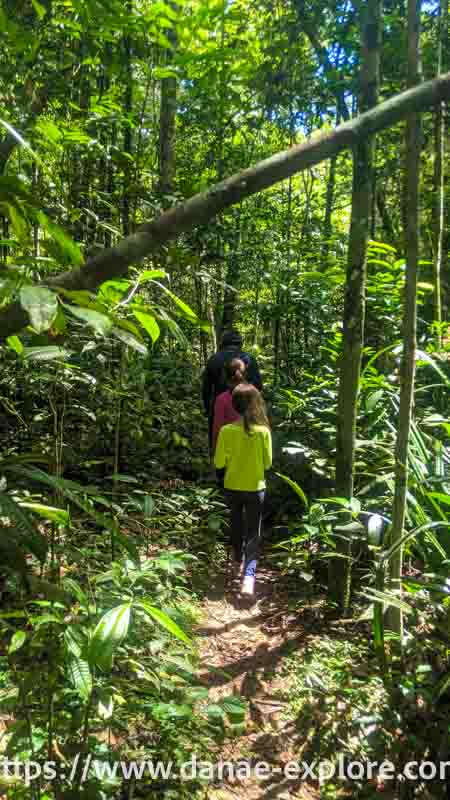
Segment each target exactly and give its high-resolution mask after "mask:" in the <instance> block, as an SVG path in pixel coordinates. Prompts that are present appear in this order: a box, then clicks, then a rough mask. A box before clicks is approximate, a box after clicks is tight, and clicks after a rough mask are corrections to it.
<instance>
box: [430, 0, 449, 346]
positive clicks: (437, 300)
mask: <svg viewBox="0 0 450 800" xmlns="http://www.w3.org/2000/svg"><path fill="white" fill-rule="evenodd" d="M447 22H448V2H447V0H440V4H439V27H438V52H437V74H438V75H440V74H441V72H442V57H443V46H444V42H446V41H447V36H448V30H447ZM435 123H436V124H435V160H434V190H435V195H436V208H435V212H434V226H433V227H434V322H435V323H436V334H437V335H436V340H437V346H438V350H441V349H442V292H441V268H442V251H443V242H444V199H445V192H444V164H445V115H444V107H443V104H442V103H439V104H438V105H437V107H436V118H435Z"/></svg>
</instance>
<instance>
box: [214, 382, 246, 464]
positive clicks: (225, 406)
mask: <svg viewBox="0 0 450 800" xmlns="http://www.w3.org/2000/svg"><path fill="white" fill-rule="evenodd" d="M237 419H239V414H238V413H237V411H235V410H234V408H233V404H232V402H231V392H230V390H229V389H227V391H226V392H222V394H219V395H218V396H217V398H216V404H215V406H214V422H213V435H212V447H213V452H214V451H215V449H216V444H217V438H218V436H219V431H220V429H221V428H223V426H224V425H229V424H230V422H236V420H237Z"/></svg>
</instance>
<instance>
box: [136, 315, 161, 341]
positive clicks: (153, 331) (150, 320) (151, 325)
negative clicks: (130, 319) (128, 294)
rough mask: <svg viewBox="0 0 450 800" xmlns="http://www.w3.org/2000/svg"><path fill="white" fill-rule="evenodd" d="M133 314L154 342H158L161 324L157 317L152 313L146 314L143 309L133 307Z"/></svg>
mask: <svg viewBox="0 0 450 800" xmlns="http://www.w3.org/2000/svg"><path fill="white" fill-rule="evenodd" d="M133 314H134V316H135V317H136V319H137V320H138V322H140V323H141V325H142V327H143V328H144V330H146V331H147V333H148V334H149V336H150V337H151V340H152V342H156V340H157V339H158V336H159V334H160V329H159V325H158V323H157V322H156V319H155V318H154V317H152V316H151V315H150V314H144V313H143V312H142V311H135V310H134V309H133Z"/></svg>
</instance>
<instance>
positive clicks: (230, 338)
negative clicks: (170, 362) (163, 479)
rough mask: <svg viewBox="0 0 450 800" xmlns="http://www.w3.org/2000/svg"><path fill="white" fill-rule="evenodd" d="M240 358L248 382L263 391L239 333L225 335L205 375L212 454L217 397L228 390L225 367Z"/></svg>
mask: <svg viewBox="0 0 450 800" xmlns="http://www.w3.org/2000/svg"><path fill="white" fill-rule="evenodd" d="M234 357H239V358H241V359H242V361H243V362H244V364H245V365H246V371H247V381H248V382H249V383H252V384H253V385H254V386H256V388H257V389H259V390H260V391H261V390H262V381H261V375H260V373H259V368H258V364H257V362H256V359H255V358H254V357H253V356H251V355H250V354H249V353H245V352H243V351H242V337H241V335H240V333H238V331H235V330H230V331H227V332H226V333H224V334H223V336H222V341H221V345H220V350H219V351H218V352H217V353H215V354H214V355H213V356H211V358H210V359H209V361H208V363H207V365H206V368H205V371H204V373H203V385H202V398H203V406H204V409H205V414H206V416H207V417H208V440H209V448H210V452H211V454H212V432H213V417H214V405H215V402H216V397H217V395H219V394H221V393H222V392H225V391H226V390H227V388H228V387H227V384H226V381H225V376H224V366H225V363H226V362H227V361H231V359H232V358H234Z"/></svg>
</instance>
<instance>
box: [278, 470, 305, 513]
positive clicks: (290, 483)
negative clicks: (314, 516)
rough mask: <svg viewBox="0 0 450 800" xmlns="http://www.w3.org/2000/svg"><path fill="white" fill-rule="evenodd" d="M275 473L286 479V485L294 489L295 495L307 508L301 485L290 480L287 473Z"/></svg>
mask: <svg viewBox="0 0 450 800" xmlns="http://www.w3.org/2000/svg"><path fill="white" fill-rule="evenodd" d="M275 475H278V477H279V478H282V479H283V480H284V481H286V483H287V484H288V486H290V487H291V489H293V490H294V492H295V494H296V495H297V497H299V498H300V500H301V501H302V503H304V504H305V506H306V508H308V499H307V497H306V494H305V493H304V491H303V489H302V487H301V486H299V485H298V483H296V482H295V481H293V480H291V478H288V477H287V475H282V474H281V472H276V473H275Z"/></svg>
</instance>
